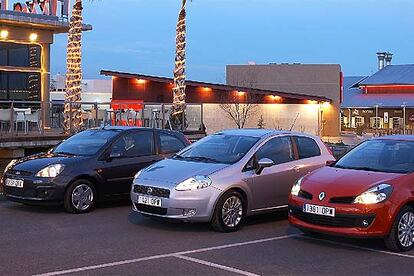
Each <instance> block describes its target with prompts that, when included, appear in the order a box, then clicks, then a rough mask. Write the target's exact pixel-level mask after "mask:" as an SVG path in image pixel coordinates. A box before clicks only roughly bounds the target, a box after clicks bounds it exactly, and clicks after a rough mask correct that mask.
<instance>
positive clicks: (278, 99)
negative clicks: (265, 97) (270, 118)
mask: <svg viewBox="0 0 414 276" xmlns="http://www.w3.org/2000/svg"><path fill="white" fill-rule="evenodd" d="M270 97H271V98H272V99H273V100H274V101H280V100H281V99H282V97H280V96H276V95H270Z"/></svg>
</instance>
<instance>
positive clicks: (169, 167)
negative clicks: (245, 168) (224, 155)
mask: <svg viewBox="0 0 414 276" xmlns="http://www.w3.org/2000/svg"><path fill="white" fill-rule="evenodd" d="M228 166H229V165H228V164H217V163H201V162H192V161H185V160H175V159H164V160H162V161H160V162H157V163H155V164H153V165H151V166H149V167H148V168H146V169H145V170H144V171H143V172H142V173H141V175H140V176H139V179H144V180H154V181H160V182H168V183H173V184H178V183H180V182H182V181H184V180H186V179H188V178H190V177H192V176H196V175H205V176H207V175H210V174H212V173H215V172H217V171H219V170H221V169H224V168H226V167H228Z"/></svg>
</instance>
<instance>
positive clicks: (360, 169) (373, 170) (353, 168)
mask: <svg viewBox="0 0 414 276" xmlns="http://www.w3.org/2000/svg"><path fill="white" fill-rule="evenodd" d="M334 168H339V169H346V170H358V171H371V172H383V171H382V170H379V169H374V168H370V167H346V166H341V165H335V166H334Z"/></svg>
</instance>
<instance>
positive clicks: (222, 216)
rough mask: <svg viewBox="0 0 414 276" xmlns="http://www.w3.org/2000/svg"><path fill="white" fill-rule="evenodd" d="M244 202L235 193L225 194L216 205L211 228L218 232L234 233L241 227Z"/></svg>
mask: <svg viewBox="0 0 414 276" xmlns="http://www.w3.org/2000/svg"><path fill="white" fill-rule="evenodd" d="M246 206H247V204H246V201H245V199H244V198H243V196H242V195H241V194H240V193H239V192H237V191H233V190H232V191H228V192H226V193H225V194H224V195H223V196H222V197H220V199H219V200H218V202H217V204H216V208H215V209H214V214H213V218H212V220H211V227H212V228H213V229H214V230H215V231H218V232H235V231H237V230H239V229H240V227H241V226H242V225H243V222H244V219H245V216H246Z"/></svg>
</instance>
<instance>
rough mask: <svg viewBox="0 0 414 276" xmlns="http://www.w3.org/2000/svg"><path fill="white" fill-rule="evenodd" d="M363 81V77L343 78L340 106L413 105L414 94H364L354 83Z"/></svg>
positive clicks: (398, 106)
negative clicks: (342, 97) (342, 94)
mask: <svg viewBox="0 0 414 276" xmlns="http://www.w3.org/2000/svg"><path fill="white" fill-rule="evenodd" d="M361 81H364V77H345V78H344V100H343V102H342V104H341V107H342V108H373V107H374V106H375V105H379V106H380V107H383V108H385V107H389V108H400V107H401V106H402V105H406V106H407V107H414V94H408V93H406V94H366V93H364V91H363V90H362V89H360V88H358V87H354V84H355V83H358V82H361Z"/></svg>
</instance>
